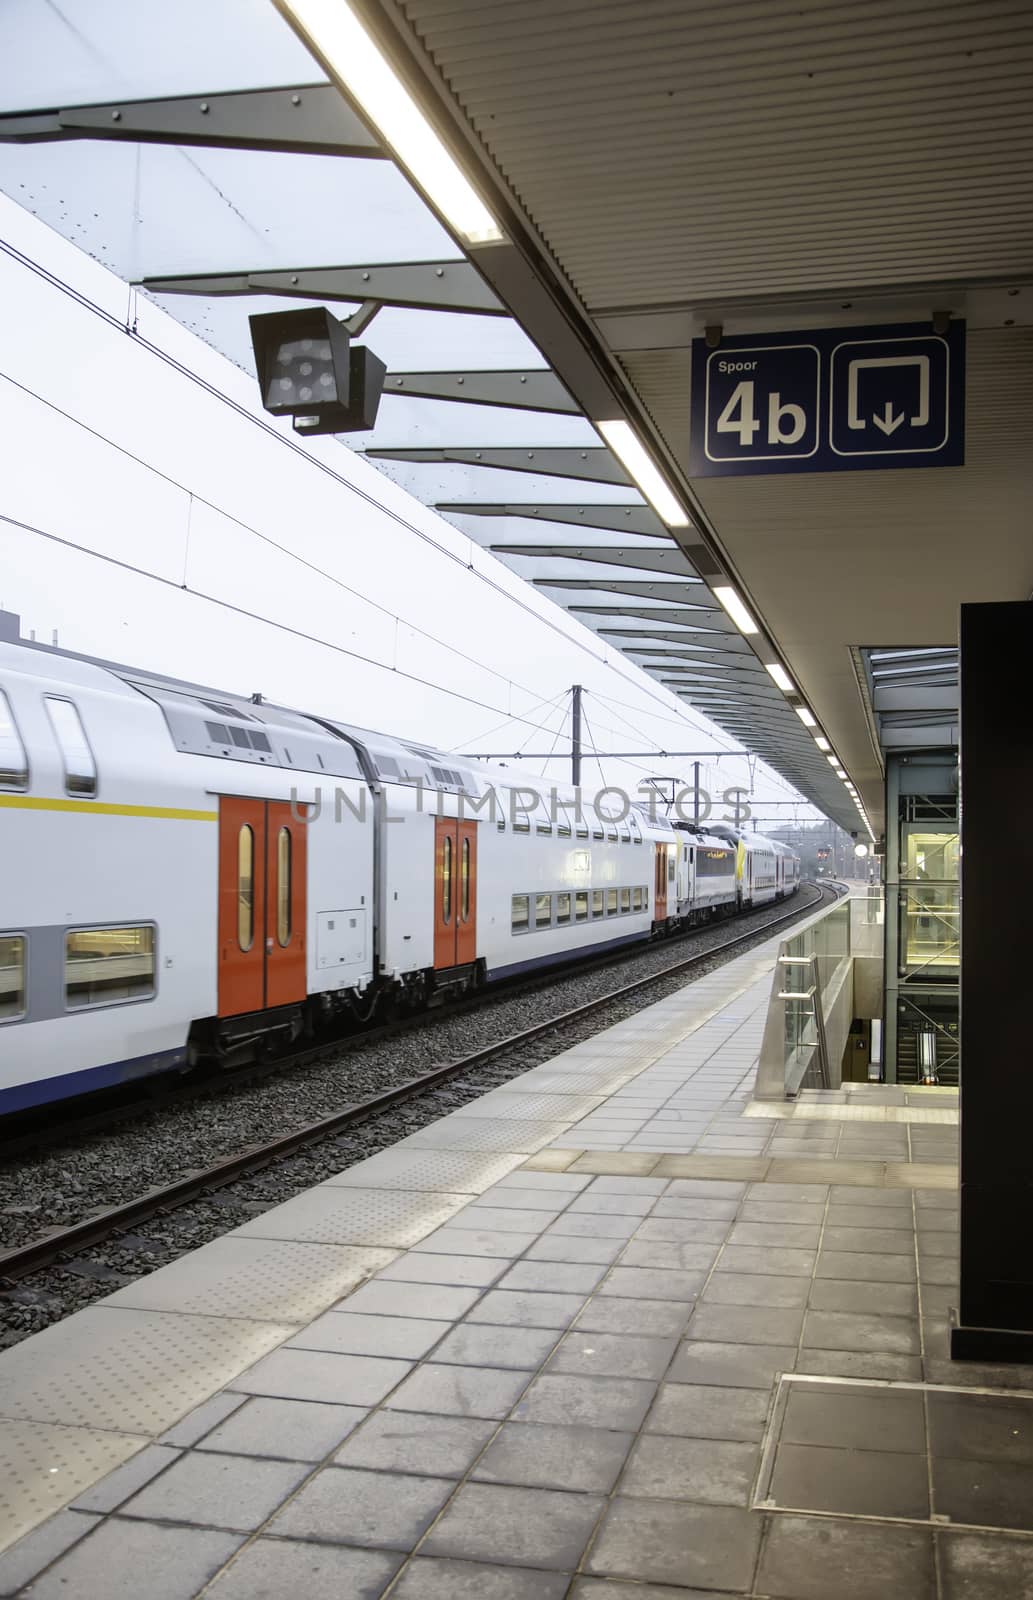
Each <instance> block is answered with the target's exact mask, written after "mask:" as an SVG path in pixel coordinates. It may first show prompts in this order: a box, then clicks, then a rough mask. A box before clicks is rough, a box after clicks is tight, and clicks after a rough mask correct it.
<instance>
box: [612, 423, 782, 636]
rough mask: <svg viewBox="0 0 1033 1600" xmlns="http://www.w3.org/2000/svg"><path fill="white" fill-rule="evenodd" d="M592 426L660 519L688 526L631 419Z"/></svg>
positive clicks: (685, 512) (684, 512)
mask: <svg viewBox="0 0 1033 1600" xmlns="http://www.w3.org/2000/svg"><path fill="white" fill-rule="evenodd" d="M595 427H597V428H598V429H599V432H600V433H601V434H602V436H603V438H604V439H605V440H606V443H607V444H608V445H609V447H610V449H611V450H612V451H613V453H614V455H615V456H616V457H617V458H618V460H619V461H621V462H622V463H623V465H624V466H625V467H627V469H628V471H629V472H630V473H631V476H632V477H633V478H634V480H635V482H636V483H637V484H638V486H639V488H640V489H641V490H642V493H643V494H644V495H645V497H646V499H647V500H648V501H649V504H650V505H651V506H652V507H653V510H654V511H655V512H656V514H657V516H658V517H659V518H660V520H661V522H665V523H666V524H667V526H668V527H669V528H687V527H688V526H689V514H688V512H687V511H686V510H685V507H684V506H683V505H682V504H681V502H680V501H679V500H678V499H677V497H676V496H675V495H674V494H673V493H672V492H671V490H670V488H669V487H668V484H667V482H666V479H665V478H664V476H663V473H662V472H661V471H660V469H659V467H658V466H657V464H656V462H655V461H654V460H653V458H652V456H651V455H650V454H649V452H648V451H647V449H646V447H645V445H644V444H643V443H642V441H641V439H639V437H638V435H637V434H636V433H635V431H634V429H633V428H632V426H631V424H630V422H625V421H624V420H623V418H618V419H616V420H615V421H613V422H597V423H595ZM754 632H756V629H754Z"/></svg>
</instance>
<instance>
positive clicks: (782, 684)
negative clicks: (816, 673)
mask: <svg viewBox="0 0 1033 1600" xmlns="http://www.w3.org/2000/svg"><path fill="white" fill-rule="evenodd" d="M764 670H765V672H770V674H771V676H772V677H773V678H774V680H775V682H776V683H777V684H778V687H779V688H780V689H781V690H782V691H783V692H784V693H785V694H792V692H793V680H792V678H791V677H790V676H789V674H788V672H787V671H786V669H785V667H783V666H782V664H781V662H779V661H765V663H764Z"/></svg>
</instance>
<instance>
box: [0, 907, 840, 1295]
mask: <svg viewBox="0 0 1033 1600" xmlns="http://www.w3.org/2000/svg"><path fill="white" fill-rule="evenodd" d="M830 893H831V891H830V890H829V889H827V888H825V889H823V888H820V887H819V889H818V892H817V894H815V895H814V896H812V898H811V899H810V900H809V901H808V902H807V903H806V904H804V905H794V906H793V907H792V909H791V910H789V911H786V912H784V913H783V914H782V915H780V916H778V917H773V918H771V919H769V920H768V921H766V922H765V923H764V925H763V927H762V928H759V929H758V928H756V927H754V928H751V929H749V930H741V931H739V932H737V933H735V934H733V935H732V936H731V937H729V938H728V939H725V940H723V941H722V942H721V943H720V944H717V945H710V946H709V947H708V948H707V949H706V950H704V951H699V952H696V953H695V954H693V955H691V956H688V957H686V958H684V959H682V960H681V961H675V962H672V963H670V964H669V965H667V966H665V967H663V968H661V969H660V970H658V971H656V972H652V973H649V974H648V975H647V976H645V977H642V978H638V979H635V980H634V981H633V982H631V983H627V984H624V985H622V986H620V987H619V988H616V989H612V990H609V991H608V992H607V993H606V994H603V995H600V996H596V997H594V998H593V999H591V1000H589V1001H587V1002H586V1003H585V1004H583V1005H580V1006H575V1007H572V1008H571V1009H569V1010H567V1011H565V1012H562V1013H560V1014H558V1015H555V1016H551V1017H549V1018H547V1019H545V1020H544V1021H542V1022H539V1023H535V1024H533V1025H532V1026H531V1027H528V1028H525V1029H521V1030H520V1031H519V1032H518V1033H514V1034H509V1035H507V1036H505V1037H503V1038H500V1039H497V1040H494V1041H492V1042H491V1043H489V1044H487V1045H484V1046H482V1047H481V1048H479V1049H477V1050H474V1051H472V1052H471V1053H470V1054H468V1055H464V1056H462V1057H459V1058H458V1059H455V1060H451V1061H448V1062H445V1063H442V1064H440V1065H438V1066H435V1067H434V1068H432V1069H431V1070H430V1071H429V1072H425V1073H421V1074H420V1075H418V1076H417V1077H415V1078H412V1079H410V1080H409V1081H407V1082H404V1083H401V1084H396V1085H394V1086H393V1087H392V1088H390V1089H388V1090H386V1091H384V1092H382V1093H380V1094H376V1095H372V1096H370V1097H368V1098H366V1099H363V1100H359V1101H356V1102H353V1103H350V1104H345V1105H343V1106H341V1107H340V1108H339V1109H338V1110H336V1111H335V1112H333V1113H332V1114H331V1115H329V1116H324V1117H320V1118H318V1119H316V1120H315V1121H313V1122H310V1123H308V1124H306V1125H304V1126H302V1127H300V1128H296V1129H294V1130H293V1131H292V1132H290V1133H288V1134H284V1135H281V1136H279V1137H277V1138H275V1139H270V1140H268V1141H266V1142H263V1143H261V1144H255V1145H249V1146H247V1147H245V1148H243V1149H241V1150H239V1151H237V1152H236V1153H235V1154H234V1155H232V1156H230V1157H227V1158H225V1159H222V1160H220V1161H218V1162H214V1163H213V1164H212V1165H210V1166H207V1167H202V1168H198V1169H195V1170H192V1171H188V1172H186V1173H183V1174H182V1175H181V1176H180V1177H179V1178H177V1179H175V1180H174V1181H173V1182H171V1183H167V1184H162V1185H159V1186H157V1187H155V1188H152V1189H149V1190H148V1191H147V1192H146V1193H144V1194H141V1195H140V1196H138V1197H137V1198H135V1199H132V1200H129V1201H126V1202H123V1203H121V1204H118V1205H115V1206H109V1207H106V1208H105V1209H103V1210H101V1211H95V1212H93V1213H92V1214H91V1215H89V1216H87V1217H85V1218H83V1219H82V1220H81V1221H78V1222H75V1223H73V1224H71V1225H68V1226H64V1227H59V1228H54V1229H51V1230H48V1231H47V1232H45V1233H43V1234H41V1235H38V1236H37V1237H36V1238H34V1239H31V1240H29V1241H28V1242H26V1243H23V1244H21V1245H18V1246H16V1247H15V1248H14V1249H11V1250H7V1251H6V1252H3V1253H0V1290H2V1289H3V1288H11V1287H13V1286H14V1285H15V1284H16V1283H17V1282H19V1280H21V1279H23V1278H25V1277H26V1276H28V1275H29V1274H31V1273H34V1272H40V1271H42V1270H44V1269H46V1268H49V1267H51V1266H53V1265H54V1264H55V1263H59V1262H60V1261H61V1259H62V1258H64V1257H70V1256H73V1255H74V1254H75V1253H76V1252H81V1251H84V1250H87V1249H89V1248H90V1247H92V1246H96V1245H98V1244H101V1243H103V1242H104V1241H106V1240H109V1239H111V1238H113V1237H116V1236H117V1235H119V1234H121V1233H125V1232H128V1231H129V1230H131V1229H133V1228H134V1227H138V1226H139V1225H140V1224H141V1223H142V1222H146V1221H148V1220H150V1219H152V1218H154V1217H158V1216H161V1215H163V1214H167V1213H170V1212H172V1211H174V1210H176V1209H178V1208H180V1207H182V1206H184V1205H186V1204H188V1203H189V1202H190V1201H192V1200H195V1199H197V1198H199V1197H201V1196H205V1195H207V1194H209V1193H212V1192H214V1191H216V1190H218V1189H220V1188H223V1187H225V1186H226V1185H228V1184H231V1183H234V1182H236V1181H238V1180H239V1179H241V1178H244V1177H247V1176H249V1175H251V1174H254V1173H257V1172H260V1171H261V1170H262V1169H263V1168H266V1167H269V1166H271V1165H274V1164H275V1163H277V1162H280V1161H282V1160H284V1159H285V1158H287V1157H290V1156H291V1155H293V1154H294V1153H296V1152H297V1151H300V1150H303V1149H304V1148H305V1147H307V1146H309V1145H313V1144H317V1143H318V1142H319V1141H321V1140H324V1139H329V1138H332V1137H334V1136H335V1135H339V1134H341V1133H342V1132H343V1131H345V1130H347V1129H350V1128H352V1127H355V1126H357V1125H359V1124H361V1123H363V1122H367V1121H369V1120H371V1119H373V1118H376V1117H378V1116H380V1115H382V1114H383V1113H385V1112H388V1111H390V1110H392V1109H393V1108H395V1107H397V1106H399V1105H402V1104H404V1103H405V1102H407V1101H410V1100H415V1099H417V1098H418V1097H420V1096H421V1095H425V1094H427V1093H430V1092H431V1091H433V1090H434V1089H436V1088H437V1087H438V1086H439V1085H441V1084H443V1083H446V1082H448V1081H449V1080H451V1079H456V1078H460V1077H463V1076H464V1075H466V1074H468V1073H471V1072H473V1071H476V1070H477V1069H478V1068H480V1067H484V1066H486V1065H488V1064H489V1063H491V1062H494V1061H496V1060H497V1059H498V1058H499V1057H502V1056H505V1055H507V1054H508V1053H510V1052H514V1051H516V1052H519V1051H520V1050H522V1049H523V1048H524V1047H526V1046H527V1045H529V1044H531V1043H533V1042H535V1041H537V1040H540V1039H541V1038H542V1037H544V1036H546V1035H548V1034H549V1033H552V1032H558V1031H561V1030H563V1029H568V1028H570V1027H571V1026H574V1025H577V1024H580V1023H581V1022H583V1021H585V1020H586V1019H588V1018H590V1017H591V1016H592V1015H593V1014H594V1013H596V1012H598V1011H600V1010H602V1009H603V1008H604V1007H606V1006H612V1005H613V1004H614V1003H615V1002H618V1003H619V1002H621V1001H624V1000H627V999H632V998H634V997H635V996H636V995H639V994H643V993H646V992H647V991H648V990H650V989H652V988H655V987H656V986H657V985H659V984H661V983H664V982H666V981H668V980H670V979H671V978H672V977H680V976H682V975H686V976H687V975H688V974H690V973H691V972H692V971H693V970H694V969H695V968H698V967H699V966H701V965H702V964H704V963H707V962H712V961H713V960H714V959H715V957H720V956H721V955H723V954H725V953H727V952H730V951H732V950H735V949H737V948H738V947H740V946H742V945H743V944H746V943H748V942H750V941H751V940H756V939H757V938H758V937H767V936H769V935H770V932H771V931H772V930H775V929H777V928H779V927H782V926H784V925H786V924H787V923H790V922H794V921H797V920H798V919H799V918H800V917H801V915H804V914H805V913H806V912H808V911H810V910H813V909H814V908H815V906H817V905H818V904H820V903H822V902H823V901H825V900H827V899H828V898H829V897H830ZM832 897H833V898H838V896H835V895H833V896H832ZM368 1037H369V1035H368V1034H365V1035H360V1036H359V1040H358V1042H363V1041H364V1040H366V1039H368ZM326 1049H327V1046H325V1045H324V1046H320V1047H318V1048H316V1049H314V1050H311V1051H306V1052H300V1053H299V1054H298V1055H296V1056H294V1057H292V1058H291V1064H293V1065H297V1064H299V1063H300V1062H301V1061H303V1060H305V1059H307V1058H309V1057H313V1056H318V1055H321V1054H323V1053H324V1052H325V1050H326ZM284 1064H285V1063H283V1062H281V1063H280V1065H284Z"/></svg>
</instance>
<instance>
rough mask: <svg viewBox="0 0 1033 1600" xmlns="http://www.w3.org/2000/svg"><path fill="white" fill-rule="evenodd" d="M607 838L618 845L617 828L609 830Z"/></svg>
mask: <svg viewBox="0 0 1033 1600" xmlns="http://www.w3.org/2000/svg"><path fill="white" fill-rule="evenodd" d="M606 837H607V838H608V839H609V841H610V843H611V844H616V843H617V829H616V828H607V830H606Z"/></svg>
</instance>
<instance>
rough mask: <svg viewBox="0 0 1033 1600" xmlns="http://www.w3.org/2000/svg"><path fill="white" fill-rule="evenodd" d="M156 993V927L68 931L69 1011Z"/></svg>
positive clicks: (67, 990) (66, 964) (140, 997)
mask: <svg viewBox="0 0 1033 1600" xmlns="http://www.w3.org/2000/svg"><path fill="white" fill-rule="evenodd" d="M153 993H154V928H153V927H152V926H150V925H149V924H145V925H144V926H143V927H136V928H77V929H76V930H75V931H74V932H72V933H66V934H65V1005H66V1006H68V1008H69V1010H78V1009H80V1008H81V1007H83V1006H104V1005H113V1004H117V1003H118V1002H119V1001H124V1000H147V999H149V998H150V996H151V995H153Z"/></svg>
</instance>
